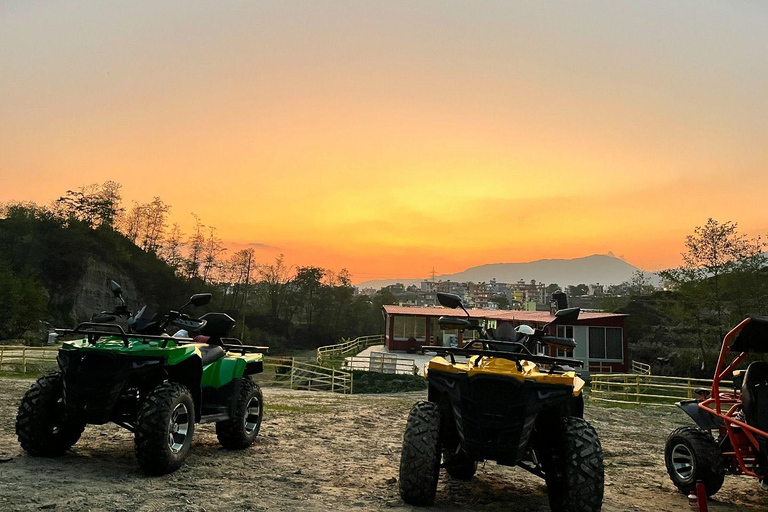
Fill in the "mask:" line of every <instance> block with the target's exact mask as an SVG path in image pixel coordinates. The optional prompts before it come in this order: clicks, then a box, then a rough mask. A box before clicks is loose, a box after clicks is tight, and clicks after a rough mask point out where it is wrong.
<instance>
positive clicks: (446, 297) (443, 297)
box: [437, 292, 462, 309]
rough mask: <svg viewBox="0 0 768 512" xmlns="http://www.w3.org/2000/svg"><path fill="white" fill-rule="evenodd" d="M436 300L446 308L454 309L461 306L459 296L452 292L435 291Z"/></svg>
mask: <svg viewBox="0 0 768 512" xmlns="http://www.w3.org/2000/svg"><path fill="white" fill-rule="evenodd" d="M437 301H438V302H439V303H440V305H441V306H443V307H446V308H452V309H456V308H460V307H462V305H461V297H459V296H458V295H454V294H452V293H442V292H437Z"/></svg>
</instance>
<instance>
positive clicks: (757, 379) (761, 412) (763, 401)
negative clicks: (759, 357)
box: [741, 361, 768, 432]
mask: <svg viewBox="0 0 768 512" xmlns="http://www.w3.org/2000/svg"><path fill="white" fill-rule="evenodd" d="M741 400H742V409H743V411H744V418H745V419H746V420H747V425H750V426H752V427H755V428H759V429H760V430H762V431H764V432H765V431H768V363H767V362H763V361H755V362H753V363H752V364H750V365H749V366H748V367H747V372H746V373H745V374H744V383H743V384H742V385H741Z"/></svg>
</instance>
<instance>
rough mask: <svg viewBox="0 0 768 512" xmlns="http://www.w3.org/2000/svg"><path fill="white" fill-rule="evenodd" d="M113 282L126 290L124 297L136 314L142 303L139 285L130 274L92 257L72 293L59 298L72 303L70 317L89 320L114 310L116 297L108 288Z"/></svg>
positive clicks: (75, 320)
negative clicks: (95, 315) (137, 287)
mask: <svg viewBox="0 0 768 512" xmlns="http://www.w3.org/2000/svg"><path fill="white" fill-rule="evenodd" d="M110 281H117V282H118V283H119V284H120V286H121V287H122V288H123V298H124V299H125V302H126V304H128V309H130V310H131V311H134V310H136V305H137V304H139V303H142V297H140V296H139V292H138V290H137V289H136V284H135V283H134V282H133V280H132V279H131V278H130V277H129V276H128V274H126V273H125V272H123V271H122V270H120V269H119V268H117V267H115V266H113V265H110V264H107V263H104V262H103V261H98V260H96V259H93V258H89V259H88V261H87V264H86V268H85V272H84V273H83V276H82V277H81V278H80V281H78V284H77V286H75V287H74V289H73V293H71V294H67V295H68V296H67V297H60V298H59V299H64V300H66V301H67V302H69V303H71V304H72V309H71V315H70V316H71V318H72V320H73V321H74V322H84V321H87V320H89V319H90V318H91V316H92V315H93V314H94V313H98V312H100V311H111V310H112V309H113V308H114V305H115V297H114V295H112V291H111V289H110V287H109V282H110Z"/></svg>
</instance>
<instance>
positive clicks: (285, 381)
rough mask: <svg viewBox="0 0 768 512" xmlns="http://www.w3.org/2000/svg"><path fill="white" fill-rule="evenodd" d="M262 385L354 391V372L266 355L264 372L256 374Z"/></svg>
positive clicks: (255, 376) (255, 377)
mask: <svg viewBox="0 0 768 512" xmlns="http://www.w3.org/2000/svg"><path fill="white" fill-rule="evenodd" d="M254 380H255V381H256V382H258V383H259V385H261V386H265V387H270V386H271V387H281V388H288V389H303V390H308V391H330V392H332V393H344V394H351V393H352V390H353V388H352V385H353V382H352V372H349V371H344V370H337V369H336V368H328V367H325V366H319V365H316V364H311V363H307V362H304V361H297V360H296V359H295V358H293V357H287V358H279V357H265V358H264V372H263V373H259V374H257V375H254Z"/></svg>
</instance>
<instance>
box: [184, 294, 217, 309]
mask: <svg viewBox="0 0 768 512" xmlns="http://www.w3.org/2000/svg"><path fill="white" fill-rule="evenodd" d="M211 297H213V295H211V294H210V293H196V294H194V295H193V296H191V297H190V298H189V304H190V305H192V306H194V307H196V308H199V307H200V306H205V305H206V304H208V303H209V302H211Z"/></svg>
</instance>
